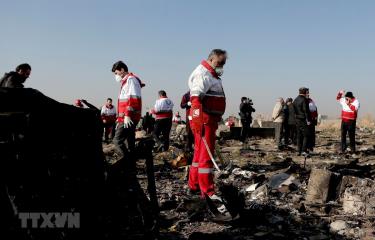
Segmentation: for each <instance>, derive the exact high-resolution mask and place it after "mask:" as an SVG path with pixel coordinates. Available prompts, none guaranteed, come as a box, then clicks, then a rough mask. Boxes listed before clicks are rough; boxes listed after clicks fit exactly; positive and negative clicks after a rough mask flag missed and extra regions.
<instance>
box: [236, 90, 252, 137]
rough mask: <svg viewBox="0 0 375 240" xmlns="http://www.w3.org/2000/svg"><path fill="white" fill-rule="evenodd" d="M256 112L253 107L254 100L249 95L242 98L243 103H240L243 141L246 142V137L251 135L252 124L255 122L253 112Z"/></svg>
mask: <svg viewBox="0 0 375 240" xmlns="http://www.w3.org/2000/svg"><path fill="white" fill-rule="evenodd" d="M253 112H255V109H254V108H253V101H252V100H251V99H249V98H247V97H242V98H241V104H240V113H239V115H240V118H241V124H242V129H241V137H240V140H241V142H245V141H246V138H247V137H248V135H249V132H250V126H251V123H252V122H253V117H252V116H251V114H252V113H253Z"/></svg>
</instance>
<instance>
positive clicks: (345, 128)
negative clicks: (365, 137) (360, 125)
mask: <svg viewBox="0 0 375 240" xmlns="http://www.w3.org/2000/svg"><path fill="white" fill-rule="evenodd" d="M355 128H356V121H355V120H351V121H347V122H344V121H342V122H341V151H343V152H344V151H345V150H346V147H347V145H346V135H347V134H348V133H349V141H350V148H351V150H352V151H353V152H355Z"/></svg>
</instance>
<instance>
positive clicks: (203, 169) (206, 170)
mask: <svg viewBox="0 0 375 240" xmlns="http://www.w3.org/2000/svg"><path fill="white" fill-rule="evenodd" d="M213 170H214V169H213V168H198V173H212V172H213Z"/></svg>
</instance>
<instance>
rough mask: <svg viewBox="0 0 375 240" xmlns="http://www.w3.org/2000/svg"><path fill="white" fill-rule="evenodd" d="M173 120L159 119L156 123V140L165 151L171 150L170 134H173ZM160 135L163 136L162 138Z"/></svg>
mask: <svg viewBox="0 0 375 240" xmlns="http://www.w3.org/2000/svg"><path fill="white" fill-rule="evenodd" d="M171 127H172V118H163V119H157V120H156V121H155V128H154V133H153V135H154V139H155V142H156V143H157V144H158V145H159V146H161V145H162V146H163V148H164V149H163V150H164V151H167V150H168V149H169V133H170V132H171ZM160 135H163V137H162V138H161V137H160Z"/></svg>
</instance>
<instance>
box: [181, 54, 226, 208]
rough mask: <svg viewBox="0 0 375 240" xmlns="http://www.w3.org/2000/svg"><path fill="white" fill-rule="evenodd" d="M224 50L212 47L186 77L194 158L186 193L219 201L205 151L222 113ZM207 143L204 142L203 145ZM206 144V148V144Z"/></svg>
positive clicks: (210, 147) (212, 146)
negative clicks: (187, 79)
mask: <svg viewBox="0 0 375 240" xmlns="http://www.w3.org/2000/svg"><path fill="white" fill-rule="evenodd" d="M226 60H227V52H226V51H225V50H222V49H214V50H212V51H211V53H210V54H209V55H208V58H207V60H203V61H202V62H201V64H199V65H198V67H196V68H195V70H194V71H193V72H192V74H191V75H190V77H189V81H188V83H189V89H190V101H191V109H190V118H191V122H190V123H191V129H192V130H193V133H194V141H195V144H194V158H193V163H192V165H191V167H190V170H189V182H188V185H189V193H191V194H192V193H200V194H201V196H202V197H204V198H205V197H206V196H207V197H210V198H211V200H215V201H220V199H221V198H220V197H219V196H218V195H217V194H216V193H215V187H214V175H213V163H212V161H211V158H210V155H209V153H208V151H210V152H211V153H214V152H215V141H216V130H217V128H218V123H219V122H220V121H221V119H222V116H223V114H224V112H225V106H226V99H225V94H224V89H223V85H222V80H221V78H220V77H221V76H222V75H223V72H224V65H225V63H226ZM206 143H207V145H206ZM206 146H208V147H206Z"/></svg>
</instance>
